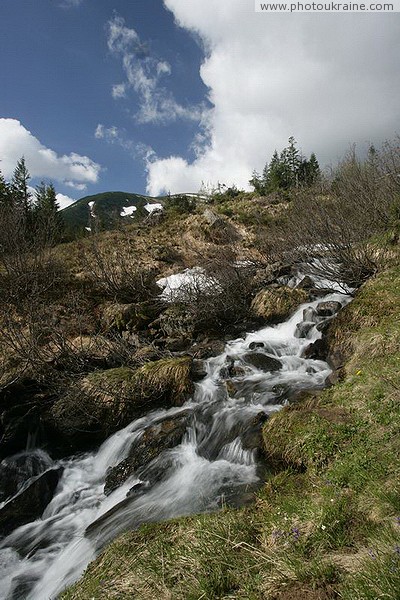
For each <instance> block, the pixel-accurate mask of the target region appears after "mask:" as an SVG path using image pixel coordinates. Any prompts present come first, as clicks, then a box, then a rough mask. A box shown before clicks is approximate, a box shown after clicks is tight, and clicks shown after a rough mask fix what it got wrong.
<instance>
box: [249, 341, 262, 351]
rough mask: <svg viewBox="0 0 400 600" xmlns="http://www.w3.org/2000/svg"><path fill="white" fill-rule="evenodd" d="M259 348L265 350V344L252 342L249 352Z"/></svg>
mask: <svg viewBox="0 0 400 600" xmlns="http://www.w3.org/2000/svg"><path fill="white" fill-rule="evenodd" d="M257 348H265V344H264V342H251V344H249V350H257Z"/></svg>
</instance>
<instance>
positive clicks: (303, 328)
mask: <svg viewBox="0 0 400 600" xmlns="http://www.w3.org/2000/svg"><path fill="white" fill-rule="evenodd" d="M314 325H315V323H311V322H310V321H303V322H302V323H297V325H296V331H295V332H294V336H295V337H297V338H306V337H307V335H308V334H309V332H310V331H311V329H312V328H313V327H314Z"/></svg>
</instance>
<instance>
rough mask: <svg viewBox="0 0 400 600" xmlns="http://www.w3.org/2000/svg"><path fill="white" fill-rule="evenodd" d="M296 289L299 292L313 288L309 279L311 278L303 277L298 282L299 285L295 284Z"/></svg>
mask: <svg viewBox="0 0 400 600" xmlns="http://www.w3.org/2000/svg"><path fill="white" fill-rule="evenodd" d="M296 287H297V288H300V289H301V290H307V291H308V290H311V289H313V288H314V281H313V280H312V279H311V277H310V276H309V275H306V276H305V277H303V279H302V280H301V281H300V283H298V284H297V286H296Z"/></svg>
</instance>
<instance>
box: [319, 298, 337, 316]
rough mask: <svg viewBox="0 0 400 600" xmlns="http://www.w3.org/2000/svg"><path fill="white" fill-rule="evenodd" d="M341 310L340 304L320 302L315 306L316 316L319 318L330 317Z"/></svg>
mask: <svg viewBox="0 0 400 600" xmlns="http://www.w3.org/2000/svg"><path fill="white" fill-rule="evenodd" d="M341 308H342V304H341V303H340V302H332V301H330V302H320V303H319V304H318V305H317V309H316V311H317V315H318V316H319V317H332V316H333V315H335V314H336V313H337V312H339V310H340V309H341Z"/></svg>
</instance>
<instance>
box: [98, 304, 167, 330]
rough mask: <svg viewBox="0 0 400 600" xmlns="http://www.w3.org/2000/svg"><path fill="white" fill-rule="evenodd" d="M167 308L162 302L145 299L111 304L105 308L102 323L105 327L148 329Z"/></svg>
mask: <svg viewBox="0 0 400 600" xmlns="http://www.w3.org/2000/svg"><path fill="white" fill-rule="evenodd" d="M165 308H166V305H164V304H163V303H162V302H154V301H151V300H150V301H145V302H138V303H136V304H118V303H115V304H109V305H108V306H106V307H105V309H104V310H103V315H102V323H103V326H104V327H105V329H107V330H109V329H116V330H117V331H119V332H122V331H126V330H128V331H132V330H137V331H141V330H143V329H146V328H147V327H148V325H149V323H151V322H152V321H154V319H155V318H156V317H158V316H159V315H160V313H161V312H162V311H163V310H164V309H165Z"/></svg>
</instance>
